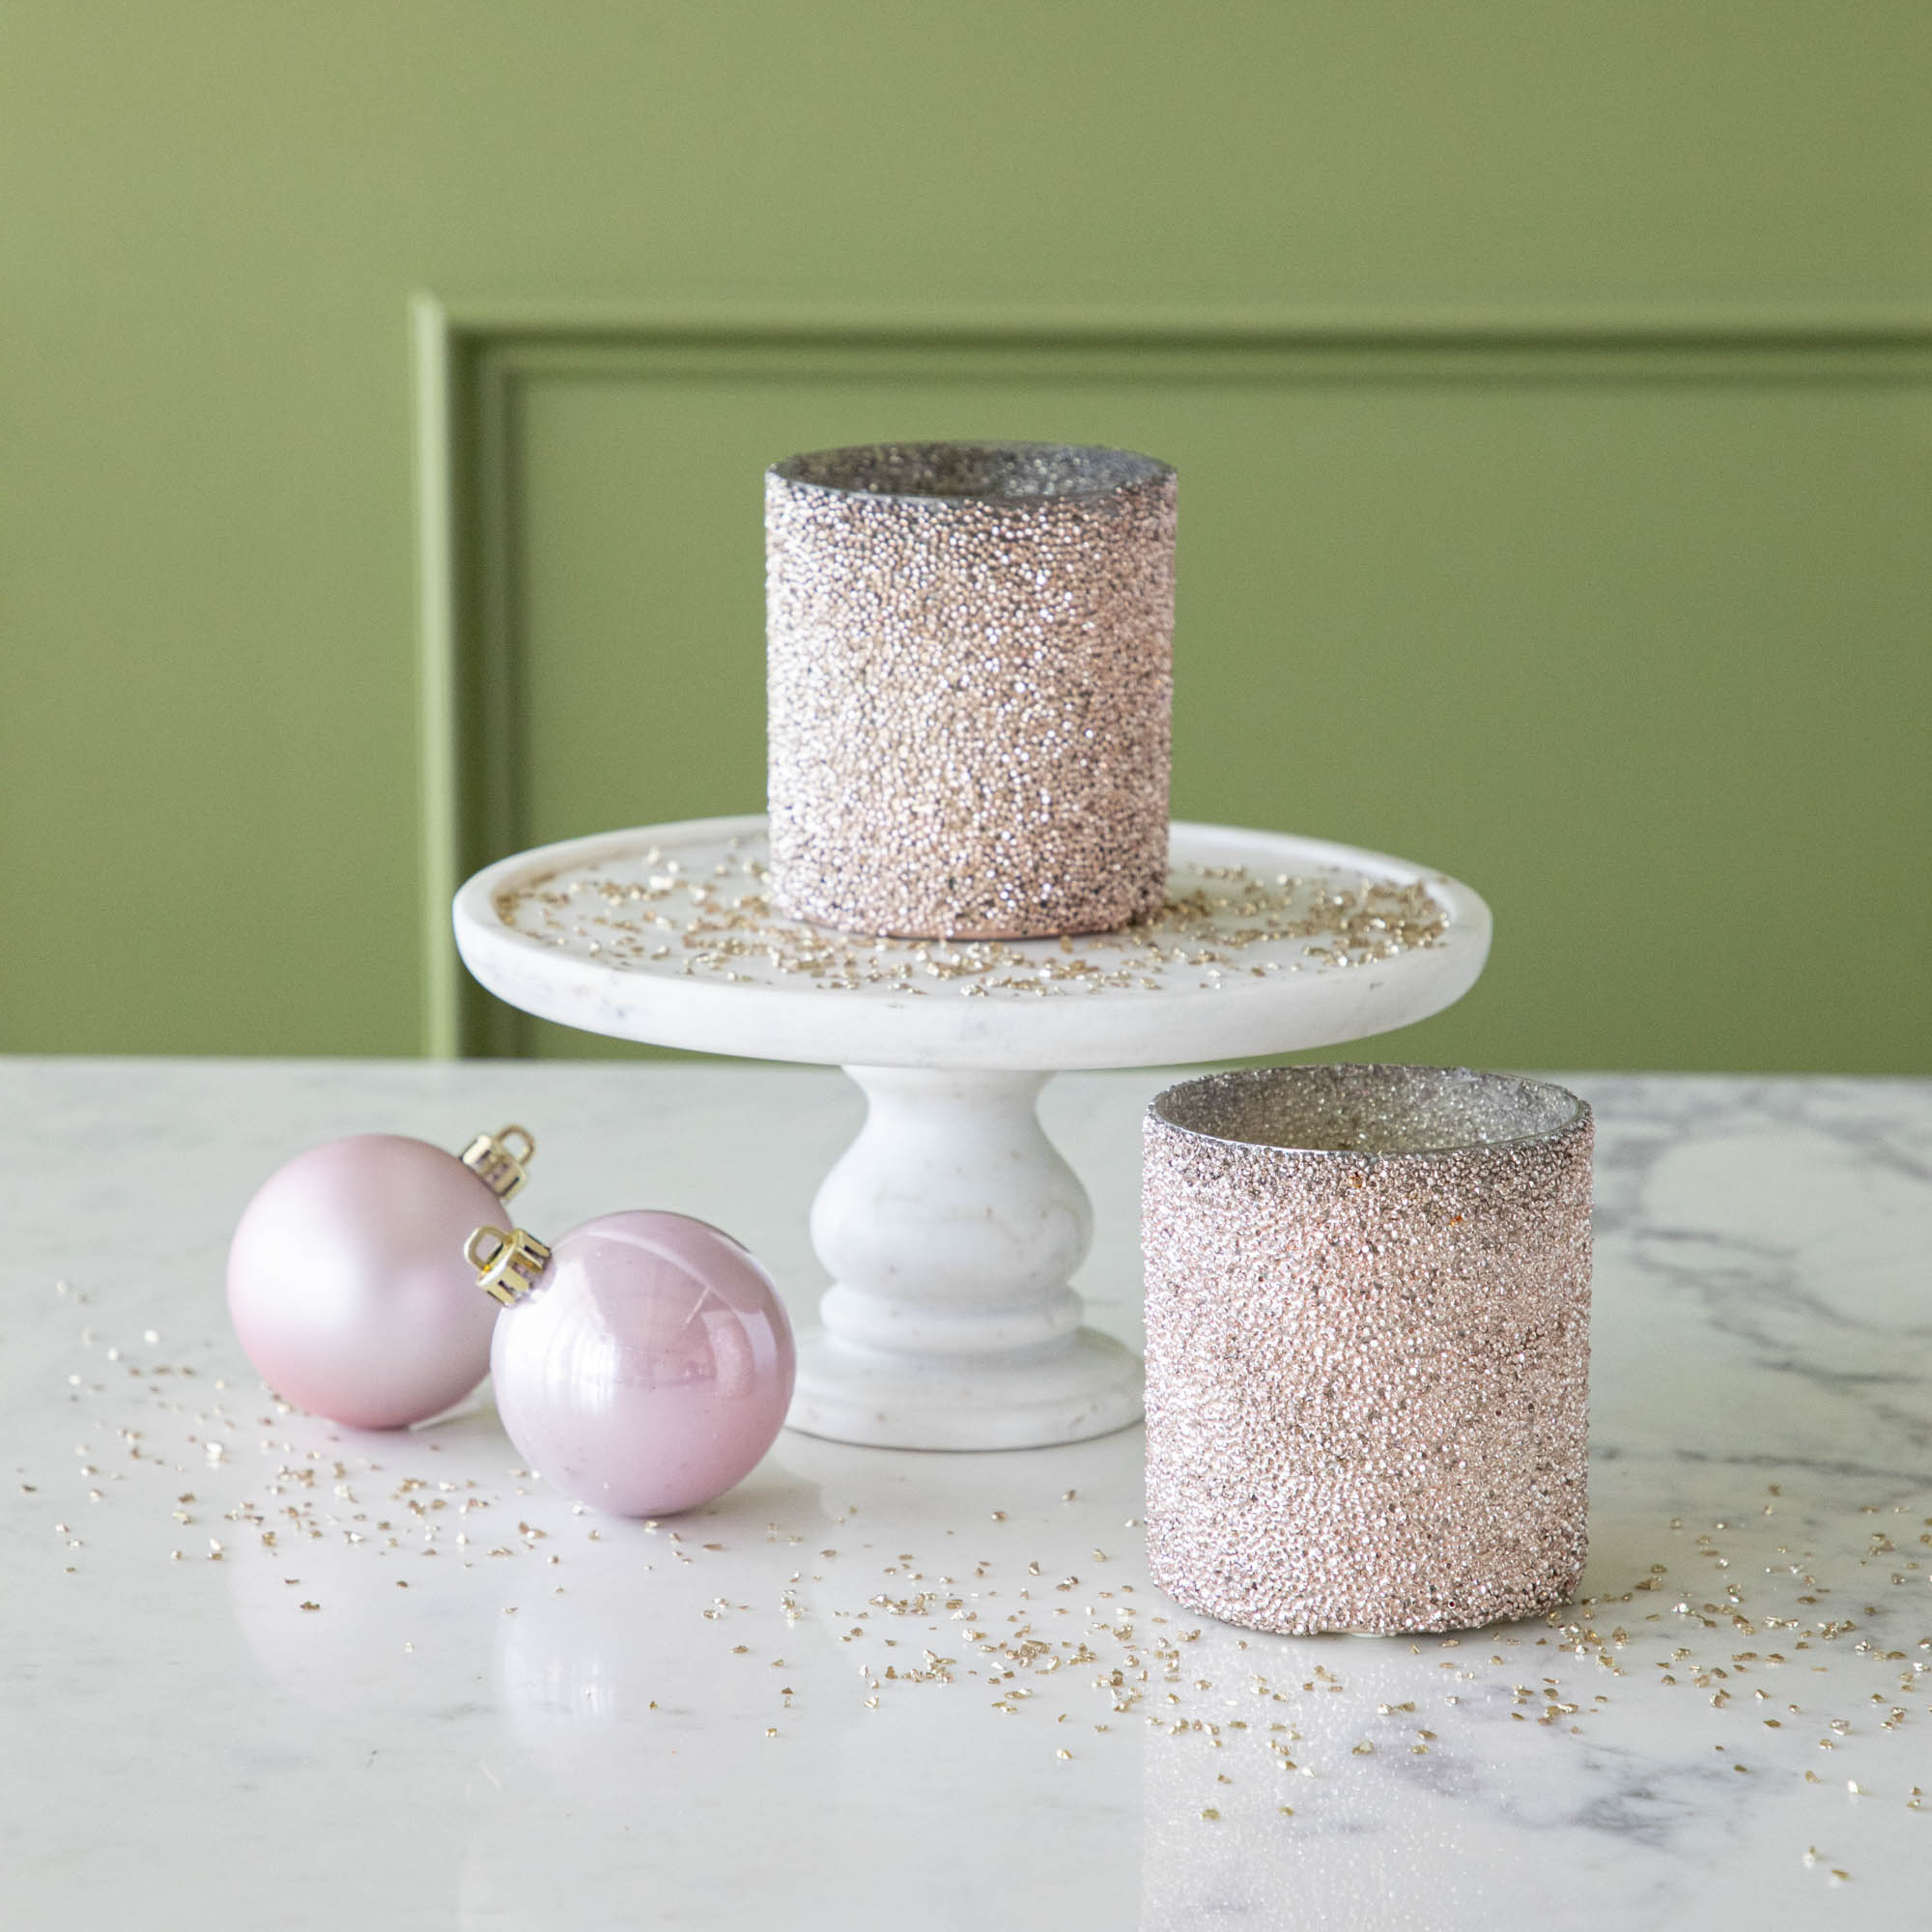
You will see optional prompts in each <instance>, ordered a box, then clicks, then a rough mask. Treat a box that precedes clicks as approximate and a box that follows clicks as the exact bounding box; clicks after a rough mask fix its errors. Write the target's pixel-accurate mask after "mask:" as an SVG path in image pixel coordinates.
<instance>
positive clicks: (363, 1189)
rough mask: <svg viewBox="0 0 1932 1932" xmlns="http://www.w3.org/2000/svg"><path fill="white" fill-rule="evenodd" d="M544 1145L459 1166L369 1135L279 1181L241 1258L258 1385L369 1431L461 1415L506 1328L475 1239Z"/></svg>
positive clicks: (262, 1202)
mask: <svg viewBox="0 0 1932 1932" xmlns="http://www.w3.org/2000/svg"><path fill="white" fill-rule="evenodd" d="M535 1145H536V1144H535V1143H534V1142H533V1141H532V1140H531V1139H530V1137H529V1135H528V1134H527V1133H526V1132H525V1131H524V1129H523V1128H521V1127H504V1128H502V1129H501V1130H500V1131H499V1132H498V1133H497V1134H496V1135H494V1136H493V1135H489V1134H479V1135H478V1136H477V1138H476V1139H475V1140H474V1141H472V1142H471V1143H470V1145H469V1148H468V1149H466V1150H465V1151H464V1152H463V1154H462V1155H461V1156H460V1157H459V1156H458V1155H456V1154H452V1153H448V1152H445V1151H443V1150H442V1149H441V1148H438V1147H431V1146H430V1145H429V1143H428V1142H427V1141H418V1140H409V1139H406V1138H405V1137H403V1136H402V1135H400V1134H356V1135H355V1136H353V1137H352V1138H350V1139H348V1140H341V1141H331V1142H329V1143H328V1145H327V1147H319V1148H313V1149H311V1150H310V1151H308V1152H307V1153H304V1154H300V1155H298V1156H297V1158H296V1159H294V1160H292V1161H290V1162H289V1164H288V1165H287V1166H286V1167H284V1168H282V1169H280V1170H279V1171H278V1172H277V1173H275V1174H273V1175H271V1176H270V1178H269V1179H268V1180H267V1181H266V1182H264V1184H263V1186H262V1187H261V1189H260V1191H259V1192H258V1193H257V1194H256V1195H255V1198H254V1199H253V1200H252V1201H250V1202H249V1204H248V1206H247V1208H245V1209H244V1210H243V1212H242V1215H241V1224H240V1225H239V1226H238V1227H237V1228H236V1230H235V1238H234V1241H233V1242H232V1243H231V1244H230V1247H229V1250H228V1312H229V1316H230V1318H231V1319H232V1320H233V1321H234V1323H235V1332H236V1334H237V1335H238V1336H239V1337H240V1338H241V1348H242V1350H243V1352H244V1353H245V1354H246V1355H247V1357H248V1359H249V1361H250V1362H251V1363H253V1364H254V1367H255V1372H256V1374H258V1375H259V1376H260V1377H261V1378H262V1379H263V1380H264V1381H265V1382H267V1383H268V1384H269V1386H270V1388H271V1389H273V1390H274V1391H275V1393H276V1394H277V1395H279V1396H281V1397H282V1398H283V1399H284V1400H285V1401H288V1402H292V1403H294V1404H295V1405H296V1406H297V1407H298V1408H304V1409H307V1410H308V1411H309V1412H310V1413H311V1414H313V1415H322V1416H327V1418H328V1419H329V1420H330V1421H331V1422H341V1423H346V1424H348V1425H349V1426H350V1427H351V1428H355V1429H400V1428H403V1427H405V1426H406V1425H407V1424H409V1423H412V1422H420V1421H422V1420H423V1419H424V1418H425V1417H426V1416H431V1415H435V1414H437V1413H438V1412H439V1411H440V1410H441V1409H445V1408H447V1407H448V1406H450V1404H452V1403H454V1402H460V1401H461V1400H462V1399H463V1398H464V1397H465V1396H466V1395H468V1394H469V1391H470V1390H471V1389H473V1388H474V1387H475V1386H476V1384H477V1383H478V1382H479V1381H481V1380H482V1379H483V1375H484V1372H485V1370H487V1369H488V1367H489V1366H490V1331H491V1328H492V1327H493V1325H494V1321H495V1310H494V1309H493V1308H492V1306H491V1304H490V1303H489V1302H488V1301H487V1300H486V1299H485V1298H484V1297H483V1296H481V1295H479V1294H478V1293H476V1282H475V1277H474V1276H473V1275H472V1274H471V1273H470V1271H469V1268H467V1267H466V1266H465V1265H464V1263H463V1240H464V1236H466V1235H467V1234H468V1233H469V1230H470V1229H471V1228H473V1227H475V1225H476V1223H477V1221H478V1220H479V1218H480V1219H484V1220H487V1219H489V1218H490V1216H491V1215H493V1214H496V1213H499V1212H500V1211H501V1207H500V1204H501V1203H502V1202H504V1201H506V1200H508V1199H509V1198H510V1196H511V1195H512V1194H514V1193H515V1192H516V1191H517V1189H518V1188H519V1187H520V1186H521V1185H522V1184H523V1178H524V1163H525V1162H526V1161H527V1160H528V1159H529V1156H530V1154H531V1153H532V1152H534V1151H535Z"/></svg>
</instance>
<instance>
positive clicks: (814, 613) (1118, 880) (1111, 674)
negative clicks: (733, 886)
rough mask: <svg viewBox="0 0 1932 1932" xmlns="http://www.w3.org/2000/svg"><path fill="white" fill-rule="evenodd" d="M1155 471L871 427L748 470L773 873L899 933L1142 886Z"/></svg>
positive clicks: (1162, 788)
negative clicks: (753, 492)
mask: <svg viewBox="0 0 1932 1932" xmlns="http://www.w3.org/2000/svg"><path fill="white" fill-rule="evenodd" d="M1174 534H1175V479H1174V472H1173V470H1172V469H1169V468H1168V467H1167V466H1166V465H1165V464H1161V463H1156V462H1154V461H1153V460H1152V459H1151V458H1149V457H1144V456H1136V455H1132V454H1130V453H1128V452H1125V451H1122V450H1109V449H1093V448H1074V447H1065V446H1062V445H1059V444H1043V443H914V444H907V443H886V444H877V445H873V446H871V447H867V448H863V449H839V450H825V451H820V452H818V453H816V454H813V455H808V456H797V457H793V458H791V459H789V460H788V461H787V462H785V463H781V464H780V465H778V466H777V467H776V468H774V469H771V470H770V471H768V472H767V474H766V478H765V544H766V551H765V554H766V616H767V639H768V646H769V659H768V676H767V700H768V704H769V707H770V723H769V738H768V756H769V771H768V778H769V799H770V810H771V841H772V883H773V891H774V895H775V897H776V899H777V901H778V903H779V904H780V906H781V908H782V909H783V910H784V911H786V912H788V913H790V914H791V915H793V916H794V917H796V918H801V919H807V920H811V921H814V922H816V923H820V924H824V925H831V926H838V927H841V928H843V929H845V930H847V931H853V932H866V933H878V934H893V935H897V936H903V937H938V936H957V937H962V938H1027V937H1037V936H1040V935H1045V934H1053V933H1075V932H1105V931H1111V930H1113V929H1115V928H1117V927H1120V926H1123V925H1126V924H1128V923H1131V922H1132V921H1134V920H1136V919H1139V918H1142V917H1144V916H1146V915H1148V914H1151V913H1152V912H1154V911H1156V910H1158V908H1159V907H1160V905H1161V903H1162V900H1163V897H1164V896H1165V886H1166V873H1167V803H1168V767H1169V756H1170V750H1169V747H1170V731H1169V719H1170V712H1171V708H1172V690H1173V677H1172V661H1171V652H1172V638H1173V629H1174Z"/></svg>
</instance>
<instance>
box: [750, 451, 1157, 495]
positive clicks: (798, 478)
mask: <svg viewBox="0 0 1932 1932" xmlns="http://www.w3.org/2000/svg"><path fill="white" fill-rule="evenodd" d="M939 449H952V450H977V451H982V452H985V453H988V454H996V455H1026V454H1030V453H1036V452H1040V451H1052V452H1054V453H1055V454H1057V455H1063V456H1073V457H1117V458H1124V459H1126V461H1127V463H1128V464H1129V465H1131V466H1133V473H1131V474H1128V475H1124V476H1122V477H1120V478H1119V479H1118V480H1117V481H1115V482H1112V483H1096V484H1093V485H1089V486H1086V487H1083V488H1078V489H1065V490H1028V491H1006V490H872V489H866V488H863V487H861V486H858V485H854V484H849V483H827V482H824V481H822V480H821V479H820V478H818V477H816V476H807V475H803V474H801V473H800V471H799V469H798V466H799V465H801V464H805V463H813V462H819V461H823V460H825V459H827V458H831V457H854V458H856V457H864V456H870V455H874V454H877V453H879V452H882V451H885V450H906V451H923V450H939ZM765 474H766V475H767V476H768V477H773V476H775V477H777V478H778V479H779V480H780V481H781V482H782V483H784V484H786V485H787V486H788V487H790V488H792V489H794V490H819V491H823V492H824V493H825V495H826V496H828V497H865V498H869V499H876V500H878V501H880V502H899V503H987V504H997V505H999V506H1001V507H1003V508H1015V509H1020V508H1025V507H1026V506H1027V505H1029V504H1049V503H1080V502H1097V501H1100V500H1103V499H1104V498H1106V497H1117V496H1119V495H1120V494H1121V493H1122V491H1124V490H1135V489H1143V488H1145V487H1147V486H1148V485H1149V484H1159V483H1163V482H1166V481H1168V480H1170V479H1172V478H1173V477H1174V476H1175V474H1176V470H1175V468H1174V465H1173V464H1171V463H1164V462H1162V461H1161V459H1160V458H1159V457H1157V456H1149V455H1147V454H1146V453H1145V452H1144V451H1141V450H1138V449H1121V448H1118V447H1116V446H1115V445H1113V444H1111V443H1100V442H1027V441H1020V440H1011V439H1005V438H998V437H991V438H981V437H962V438H956V439H950V438H943V437H942V438H923V439H921V440H917V441H909V442H853V443H841V444H839V445H838V447H836V448H832V449H807V450H800V451H799V452H798V453H797V454H796V455H793V456H787V457H784V458H781V460H780V461H779V462H777V463H774V464H773V465H771V467H770V468H769V469H767V470H766V471H765Z"/></svg>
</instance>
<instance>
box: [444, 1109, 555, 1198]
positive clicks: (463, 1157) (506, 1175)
mask: <svg viewBox="0 0 1932 1932" xmlns="http://www.w3.org/2000/svg"><path fill="white" fill-rule="evenodd" d="M536 1151H537V1143H536V1136H535V1135H534V1134H532V1133H531V1132H530V1130H529V1129H528V1128H527V1127H517V1126H509V1127H498V1128H497V1131H496V1132H495V1133H494V1134H478V1135H477V1136H476V1138H475V1139H474V1140H473V1141H471V1142H470V1143H469V1146H468V1147H467V1148H465V1149H464V1150H463V1151H462V1152H461V1153H460V1154H459V1155H458V1156H457V1158H458V1159H459V1160H460V1161H462V1163H463V1164H464V1166H465V1167H467V1168H468V1169H469V1171H470V1173H471V1174H473V1175H475V1176H476V1178H477V1179H479V1180H481V1181H482V1183H483V1185H484V1186H485V1187H487V1188H488V1189H489V1190H490V1192H491V1193H492V1194H494V1195H495V1196H496V1197H497V1200H498V1201H509V1200H511V1199H513V1198H514V1197H515V1195H516V1193H517V1191H518V1190H519V1189H520V1188H521V1187H522V1186H523V1184H524V1182H525V1181H526V1180H527V1179H529V1178H530V1177H529V1174H528V1171H527V1170H528V1168H529V1164H530V1156H531V1155H532V1154H533V1153H535V1152H536Z"/></svg>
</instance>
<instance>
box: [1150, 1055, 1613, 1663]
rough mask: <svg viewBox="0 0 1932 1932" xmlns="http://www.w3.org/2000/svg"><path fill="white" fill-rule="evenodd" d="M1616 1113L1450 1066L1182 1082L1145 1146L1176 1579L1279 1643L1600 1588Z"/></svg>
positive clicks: (1457, 1621) (1154, 1475) (1453, 1619)
mask: <svg viewBox="0 0 1932 1932" xmlns="http://www.w3.org/2000/svg"><path fill="white" fill-rule="evenodd" d="M1592 1139H1593V1125H1592V1122H1591V1117H1590V1110H1589V1108H1588V1107H1587V1106H1586V1105H1585V1104H1584V1103H1583V1102H1582V1101H1581V1100H1579V1099H1578V1098H1577V1096H1576V1095H1575V1094H1570V1093H1566V1092H1565V1091H1564V1090H1563V1089H1562V1088H1560V1087H1552V1086H1548V1085H1545V1084H1543V1083H1541V1082H1538V1081H1532V1080H1518V1079H1511V1078H1508V1077H1505V1076H1503V1075H1500V1074H1492V1073H1475V1072H1469V1071H1466V1070H1463V1069H1460V1068H1448V1067H1435V1066H1273V1067H1264V1068H1261V1069H1259V1070H1256V1071H1252V1072H1243V1073H1218V1074H1210V1075H1209V1076H1208V1077H1207V1078H1206V1079H1201V1080H1190V1081H1187V1082H1185V1083H1183V1084H1182V1085H1180V1086H1178V1087H1171V1088H1169V1089H1168V1090H1167V1092H1165V1093H1164V1094H1160V1095H1159V1096H1158V1097H1157V1098H1156V1099H1155V1100H1154V1102H1153V1104H1152V1105H1151V1107H1150V1108H1149V1109H1148V1113H1147V1118H1146V1122H1145V1129H1144V1152H1145V1186H1144V1194H1143V1230H1142V1233H1143V1246H1144V1250H1145V1254H1146V1261H1147V1427H1148V1447H1147V1455H1148V1503H1147V1530H1148V1554H1149V1559H1150V1563H1151V1570H1152V1574H1153V1578H1154V1580H1155V1581H1156V1582H1157V1583H1158V1584H1159V1585H1160V1587H1161V1588H1162V1589H1164V1590H1165V1591H1166V1592H1167V1593H1168V1594H1169V1595H1170V1596H1172V1597H1174V1598H1177V1599H1178V1600H1179V1602H1181V1603H1183V1604H1185V1605H1189V1606H1190V1607H1192V1608H1194V1609H1199V1610H1205V1611H1207V1612H1208V1614H1209V1615H1211V1616H1216V1617H1220V1618H1223V1619H1225V1620H1226V1621H1227V1622H1229V1623H1235V1624H1243V1625H1246V1626H1248V1627H1250V1628H1252V1629H1255V1630H1264V1631H1280V1632H1293V1633H1310V1632H1316V1631H1360V1632H1377V1633H1395V1632H1402V1631H1441V1630H1457V1629H1463V1628H1466V1627H1468V1626H1472V1625H1477V1624H1485V1623H1492V1622H1495V1621H1498V1620H1501V1619H1506V1618H1512V1617H1522V1616H1528V1615H1531V1614H1532V1613H1535V1612H1539V1611H1543V1610H1547V1609H1548V1608H1550V1607H1552V1606H1554V1605H1558V1604H1563V1603H1567V1602H1568V1601H1569V1600H1570V1599H1571V1597H1572V1596H1573V1595H1574V1594H1575V1591H1576V1588H1577V1581H1578V1579H1579V1577H1581V1575H1582V1568H1583V1553H1584V1541H1585V1524H1584V1504H1585V1481H1586V1474H1587V1435H1588V1431H1587V1422H1588V1412H1587V1411H1588V1395H1589V1294H1590V1154H1591V1146H1592Z"/></svg>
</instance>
